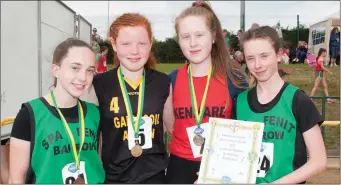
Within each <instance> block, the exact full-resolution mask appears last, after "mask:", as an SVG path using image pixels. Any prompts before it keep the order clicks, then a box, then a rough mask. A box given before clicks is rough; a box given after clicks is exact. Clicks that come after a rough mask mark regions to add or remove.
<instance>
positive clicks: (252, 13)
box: [62, 1, 340, 40]
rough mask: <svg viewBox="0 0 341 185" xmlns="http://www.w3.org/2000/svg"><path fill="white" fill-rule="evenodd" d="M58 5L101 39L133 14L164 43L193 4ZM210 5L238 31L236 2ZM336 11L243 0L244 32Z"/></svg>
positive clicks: (323, 4) (312, 4)
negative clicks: (113, 25)
mask: <svg viewBox="0 0 341 185" xmlns="http://www.w3.org/2000/svg"><path fill="white" fill-rule="evenodd" d="M62 2H63V3H64V4H66V5H67V6H69V7H70V8H71V9H73V10H74V11H75V12H76V13H77V14H81V15H82V16H83V17H84V18H85V19H86V20H87V21H89V22H90V23H91V24H92V27H93V28H94V27H95V28H97V32H98V34H100V35H101V36H102V37H104V38H106V35H107V31H108V27H109V25H110V24H111V22H113V21H114V20H115V18H117V17H118V16H119V15H121V14H123V13H127V12H137V13H141V14H143V15H145V16H146V17H147V18H148V19H149V20H150V22H151V24H152V30H153V34H154V37H155V38H156V39H158V40H165V38H169V37H173V36H174V34H175V31H174V20H175V17H176V16H177V15H179V14H180V12H181V11H182V10H183V9H185V8H187V7H189V6H190V5H191V3H192V2H193V1H110V2H109V1H62ZM210 4H211V6H212V8H213V10H214V11H215V13H216V14H217V16H218V18H219V20H220V22H221V24H222V27H223V28H225V29H227V30H229V31H232V32H234V33H236V32H237V31H238V29H240V1H210ZM337 11H340V1H246V2H245V29H248V28H250V27H251V25H252V23H258V24H259V25H269V26H274V25H275V24H276V23H277V22H280V24H281V26H282V27H284V28H286V27H287V26H289V28H291V27H294V26H296V25H297V14H299V19H300V24H304V25H305V26H307V27H309V26H310V25H311V24H314V23H317V22H319V21H322V20H324V19H325V18H326V17H328V16H329V15H331V14H333V13H335V12H337ZM108 12H109V16H108ZM108 17H109V24H108Z"/></svg>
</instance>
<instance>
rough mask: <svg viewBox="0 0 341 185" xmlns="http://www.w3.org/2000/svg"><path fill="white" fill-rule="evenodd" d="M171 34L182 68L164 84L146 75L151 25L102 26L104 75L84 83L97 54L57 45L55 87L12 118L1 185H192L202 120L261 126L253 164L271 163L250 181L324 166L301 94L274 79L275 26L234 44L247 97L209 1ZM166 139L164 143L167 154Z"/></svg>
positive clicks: (70, 43)
mask: <svg viewBox="0 0 341 185" xmlns="http://www.w3.org/2000/svg"><path fill="white" fill-rule="evenodd" d="M175 30H176V34H177V35H176V36H177V40H178V42H179V45H180V48H181V50H182V52H183V54H184V56H185V57H186V58H187V60H188V61H189V62H188V63H186V64H184V65H183V66H181V67H180V68H179V69H176V70H174V71H173V72H171V73H170V74H169V76H168V75H166V74H164V73H161V72H159V71H157V70H155V66H156V63H157V62H156V60H155V58H154V57H153V55H152V53H151V48H152V44H153V34H152V30H151V24H150V22H149V21H148V20H147V19H146V18H145V17H144V16H142V15H140V14H135V13H126V14H123V15H121V16H119V17H118V18H117V19H116V20H115V21H114V22H113V23H112V24H111V26H110V28H109V38H110V43H111V45H112V47H113V49H114V51H115V55H114V56H115V57H114V65H115V68H114V69H111V70H109V71H107V72H104V73H99V74H97V75H96V76H94V72H95V71H96V64H95V60H96V57H95V54H94V52H93V50H92V48H91V46H90V45H88V44H87V43H85V42H83V41H80V40H77V39H67V40H66V41H64V42H62V43H61V44H59V45H58V46H57V48H56V50H55V52H54V55H53V65H52V73H53V76H54V77H55V84H54V87H53V88H51V91H50V93H48V94H47V95H45V96H43V97H39V98H36V99H33V100H31V101H28V102H26V103H23V104H22V107H21V109H20V111H19V113H18V115H17V117H16V119H15V122H14V125H13V130H12V134H11V145H10V150H11V153H10V166H11V168H10V173H9V174H10V175H9V176H10V177H9V182H10V183H56V184H57V183H65V184H71V183H91V184H95V183H109V184H114V183H141V184H142V183H143V184H156V183H175V184H177V183H181V184H185V183H186V184H191V183H194V182H195V181H196V179H197V178H198V177H197V172H198V171H199V167H200V161H201V153H202V152H201V149H202V146H203V142H204V135H205V129H207V122H208V118H209V117H220V118H230V119H239V120H248V121H258V122H264V123H265V128H264V135H263V143H262V145H264V146H267V148H268V150H266V152H267V153H266V155H265V154H264V155H262V156H263V157H267V160H269V161H270V163H269V165H268V166H267V167H266V169H265V170H260V171H259V173H258V177H257V183H301V182H305V181H306V180H307V179H309V178H310V177H312V176H314V175H317V174H319V173H321V172H322V171H323V170H324V169H325V168H326V152H325V147H324V143H323V139H322V135H321V131H320V127H319V126H320V124H321V123H322V122H323V120H322V118H321V116H320V114H319V112H318V111H317V110H316V108H315V106H314V104H313V103H312V101H311V100H310V98H309V97H308V96H307V95H305V94H304V93H303V92H302V91H300V90H299V89H298V88H297V87H295V86H293V85H291V84H290V83H287V82H284V81H283V80H282V79H281V78H280V76H279V74H278V65H277V63H278V61H279V60H280V55H279V48H280V39H279V38H278V35H277V32H276V31H275V30H274V29H272V28H270V27H268V26H263V27H259V28H257V29H252V30H249V31H247V32H245V33H244V34H243V36H242V37H241V49H242V51H243V53H244V57H245V60H246V63H247V66H248V69H249V72H250V74H251V76H252V78H253V80H252V81H253V82H254V83H255V84H253V87H252V88H251V89H250V88H249V84H248V82H247V80H246V79H245V78H244V75H243V73H242V72H240V71H239V70H238V68H236V67H235V66H234V65H233V61H231V59H230V58H229V56H230V55H229V52H228V49H227V48H226V45H225V41H224V37H223V33H222V27H221V24H220V21H219V19H218V17H217V16H216V14H215V13H214V11H213V10H212V9H211V7H210V6H209V4H207V3H206V2H204V1H199V2H195V3H193V5H192V6H191V7H189V8H187V9H185V10H183V11H182V12H181V14H180V15H179V16H178V17H177V18H176V22H175ZM104 52H106V51H104ZM85 97H86V98H85ZM81 99H83V100H86V101H83V100H81ZM90 102H91V103H90ZM273 119H282V120H287V121H288V123H290V124H288V125H285V126H278V124H277V125H276V124H273V122H274V120H273ZM278 130H280V131H284V132H285V134H284V135H283V136H282V137H281V138H269V137H266V133H267V132H270V131H278ZM165 131H166V132H168V133H171V134H172V141H171V143H170V145H169V151H170V156H169V155H168V154H167V151H166V146H165V144H164V141H163V138H164V134H165V133H164V132H165ZM307 153H309V159H308V160H307ZM260 160H263V159H260ZM226 168H230V167H228V166H227V167H226ZM166 169H167V170H166Z"/></svg>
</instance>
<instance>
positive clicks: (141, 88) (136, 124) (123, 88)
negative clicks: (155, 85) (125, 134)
mask: <svg viewBox="0 0 341 185" xmlns="http://www.w3.org/2000/svg"><path fill="white" fill-rule="evenodd" d="M117 77H118V81H119V83H120V87H121V91H122V95H123V100H124V104H125V107H126V111H127V114H128V118H129V119H130V122H131V124H132V126H133V129H134V132H135V138H138V137H139V130H140V126H141V118H142V112H143V106H144V91H145V78H146V73H145V71H144V72H143V75H142V81H141V82H140V84H139V95H138V103H137V114H136V121H134V117H133V111H132V108H131V103H130V98H129V95H128V91H127V86H126V84H125V81H124V77H123V74H122V70H121V67H118V69H117Z"/></svg>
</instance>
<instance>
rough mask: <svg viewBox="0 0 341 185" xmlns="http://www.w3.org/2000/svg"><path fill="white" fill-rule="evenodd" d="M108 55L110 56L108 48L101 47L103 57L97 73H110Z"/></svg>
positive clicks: (99, 61)
mask: <svg viewBox="0 0 341 185" xmlns="http://www.w3.org/2000/svg"><path fill="white" fill-rule="evenodd" d="M107 54H108V48H107V47H105V46H102V47H101V55H100V58H99V60H98V65H97V72H98V73H104V72H107V71H108V68H107Z"/></svg>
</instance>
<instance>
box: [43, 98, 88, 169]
mask: <svg viewBox="0 0 341 185" xmlns="http://www.w3.org/2000/svg"><path fill="white" fill-rule="evenodd" d="M49 99H50V101H52V102H53V104H54V107H55V108H56V110H57V112H58V113H59V116H60V118H61V120H62V122H63V125H64V128H65V130H66V133H67V135H68V136H69V139H70V141H71V146H72V151H73V157H74V159H75V163H76V168H77V170H79V168H80V167H79V165H80V157H79V155H80V153H81V151H82V148H83V144H84V138H85V128H84V113H83V108H82V105H81V103H80V101H79V100H78V121H79V122H80V126H81V134H80V137H81V139H80V140H81V141H80V142H81V144H80V147H79V152H78V154H77V149H76V143H75V138H74V137H73V134H72V132H71V130H70V127H69V125H68V123H67V122H66V120H65V118H64V116H63V114H62V112H61V111H60V110H59V108H58V106H57V103H56V98H55V97H54V94H53V91H51V92H50V93H49Z"/></svg>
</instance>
